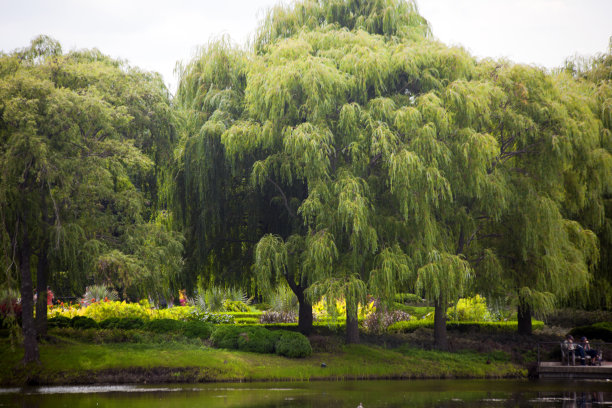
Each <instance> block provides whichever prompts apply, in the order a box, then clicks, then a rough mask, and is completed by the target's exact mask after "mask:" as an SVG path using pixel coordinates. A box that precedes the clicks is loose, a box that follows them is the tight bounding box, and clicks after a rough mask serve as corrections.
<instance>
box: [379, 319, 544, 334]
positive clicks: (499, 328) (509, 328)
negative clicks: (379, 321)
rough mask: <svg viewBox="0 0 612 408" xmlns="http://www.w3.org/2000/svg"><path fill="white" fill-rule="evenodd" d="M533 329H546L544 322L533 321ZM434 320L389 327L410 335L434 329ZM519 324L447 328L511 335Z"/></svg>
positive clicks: (457, 324)
mask: <svg viewBox="0 0 612 408" xmlns="http://www.w3.org/2000/svg"><path fill="white" fill-rule="evenodd" d="M532 324H533V328H534V329H540V328H543V327H544V322H541V321H539V320H532ZM433 326H434V322H433V320H411V321H408V322H397V323H394V324H392V325H391V326H389V328H388V330H389V331H390V332H396V333H410V332H413V331H415V330H417V329H419V328H422V327H426V328H433ZM517 326H518V325H517V322H515V321H514V322H467V321H466V322H449V323H448V324H447V327H448V329H449V330H455V331H459V332H474V331H475V332H480V333H511V332H516V330H517Z"/></svg>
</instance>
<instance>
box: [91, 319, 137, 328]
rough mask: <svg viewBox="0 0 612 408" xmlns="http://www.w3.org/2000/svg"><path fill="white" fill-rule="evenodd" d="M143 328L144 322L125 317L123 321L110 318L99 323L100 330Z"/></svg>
mask: <svg viewBox="0 0 612 408" xmlns="http://www.w3.org/2000/svg"><path fill="white" fill-rule="evenodd" d="M144 326H145V322H144V320H142V319H140V318H138V317H127V318H124V319H121V318H118V317H111V318H108V319H105V320H102V321H101V322H100V327H101V328H102V329H121V330H136V329H142V328H143V327H144Z"/></svg>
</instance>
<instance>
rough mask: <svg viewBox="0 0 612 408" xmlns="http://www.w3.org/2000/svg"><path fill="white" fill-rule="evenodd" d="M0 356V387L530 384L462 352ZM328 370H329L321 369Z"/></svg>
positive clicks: (513, 370)
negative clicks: (31, 360)
mask: <svg viewBox="0 0 612 408" xmlns="http://www.w3.org/2000/svg"><path fill="white" fill-rule="evenodd" d="M20 356H21V351H20V350H16V352H11V351H10V350H6V349H4V350H0V357H1V359H2V361H3V362H4V366H3V367H2V368H0V387H23V386H61V385H127V384H168V383H214V382H219V383H228V382H234V383H244V382H274V381H278V382H294V381H345V380H346V381H349V380H425V379H527V378H528V371H529V370H528V368H526V367H525V366H523V365H519V364H517V363H514V362H511V361H510V360H509V357H507V356H503V355H499V354H495V353H494V352H492V353H478V352H475V351H470V350H462V351H460V352H456V353H446V352H438V351H427V350H421V349H417V348H412V347H404V348H396V349H387V348H383V347H380V346H374V345H363V344H361V345H350V346H343V347H341V349H339V350H337V351H334V352H316V353H313V355H311V356H310V357H306V358H302V359H290V358H286V357H281V356H277V355H270V354H256V353H249V352H242V351H235V350H231V351H230V350H224V349H214V348H210V347H207V346H206V345H197V344H180V343H179V344H138V343H128V344H126V343H122V344H83V343H75V344H71V345H65V344H63V345H50V344H43V345H41V364H40V365H38V364H34V365H29V366H27V367H23V366H20V365H19V360H20ZM322 363H325V365H326V367H322V366H321V365H322Z"/></svg>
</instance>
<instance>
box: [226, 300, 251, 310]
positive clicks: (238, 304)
mask: <svg viewBox="0 0 612 408" xmlns="http://www.w3.org/2000/svg"><path fill="white" fill-rule="evenodd" d="M223 309H224V310H225V311H226V312H248V311H249V307H248V306H247V305H246V304H245V303H244V302H242V301H240V300H225V301H224V302H223Z"/></svg>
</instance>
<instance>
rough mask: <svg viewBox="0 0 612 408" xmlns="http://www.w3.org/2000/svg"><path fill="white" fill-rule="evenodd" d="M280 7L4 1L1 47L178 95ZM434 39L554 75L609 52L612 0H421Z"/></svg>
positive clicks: (266, 2) (247, 2)
mask: <svg viewBox="0 0 612 408" xmlns="http://www.w3.org/2000/svg"><path fill="white" fill-rule="evenodd" d="M276 3H278V1H277V0H225V1H219V0H174V1H163V0H147V1H143V0H0V50H2V51H5V52H9V51H12V50H14V49H15V48H21V47H24V46H26V45H28V44H29V42H30V40H31V39H32V38H33V37H35V36H36V35H38V34H46V35H49V36H51V37H53V38H55V39H57V40H59V41H60V42H61V44H62V47H63V48H64V50H65V51H67V50H70V49H80V48H93V47H96V48H98V49H100V50H101V51H102V52H103V53H105V54H108V55H110V56H112V57H115V58H122V59H126V60H128V61H129V63H130V64H131V65H134V66H139V67H141V68H143V69H146V70H151V71H158V72H160V73H161V74H162V75H163V77H164V80H165V82H166V83H167V84H168V85H169V86H170V89H171V90H172V91H174V89H175V87H176V78H175V76H174V73H173V72H174V67H175V64H176V62H177V61H178V60H183V61H185V60H188V59H190V58H191V57H192V56H193V54H194V52H195V50H196V48H197V47H198V46H199V45H203V44H206V43H207V42H208V41H209V40H210V39H211V38H214V37H217V36H219V35H221V34H229V35H230V37H231V38H232V40H233V41H234V42H236V43H238V44H245V42H246V41H247V39H248V38H249V37H250V36H252V34H253V33H254V30H255V28H256V26H257V22H258V21H259V20H260V19H261V18H262V17H263V15H264V13H263V11H264V10H265V9H266V8H268V7H270V6H272V5H274V4H276ZM417 3H418V5H419V9H420V12H421V14H422V15H423V16H424V17H425V18H426V19H428V20H429V22H430V24H431V26H432V30H433V34H434V36H436V37H437V38H438V39H440V40H441V41H442V42H444V43H447V44H453V45H455V44H459V45H463V46H464V47H465V48H467V49H468V50H469V51H470V52H472V53H473V54H474V55H476V56H478V57H507V58H509V59H511V60H513V61H515V62H520V63H528V64H535V65H539V66H544V67H547V68H553V67H556V66H560V65H561V64H562V63H563V61H564V60H565V58H566V57H568V56H571V55H574V54H576V53H578V54H581V55H591V54H594V53H597V52H604V51H606V50H607V47H608V39H609V37H610V36H612V0H417Z"/></svg>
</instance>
